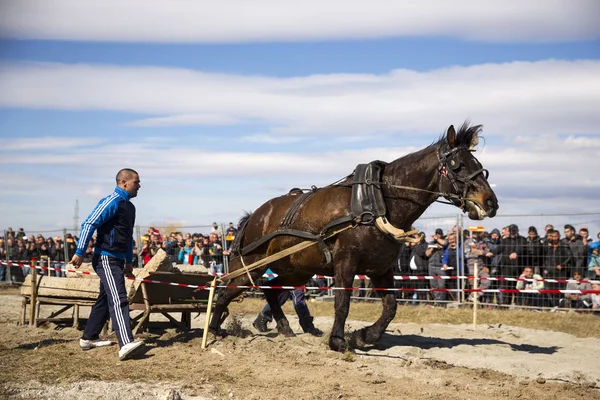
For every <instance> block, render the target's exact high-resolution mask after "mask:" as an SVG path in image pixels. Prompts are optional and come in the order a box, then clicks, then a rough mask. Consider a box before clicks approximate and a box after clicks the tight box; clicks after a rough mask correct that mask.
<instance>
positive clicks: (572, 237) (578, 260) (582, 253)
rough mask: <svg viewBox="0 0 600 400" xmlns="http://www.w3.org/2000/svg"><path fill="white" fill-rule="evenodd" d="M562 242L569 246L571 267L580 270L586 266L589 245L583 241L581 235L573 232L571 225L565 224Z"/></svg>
mask: <svg viewBox="0 0 600 400" xmlns="http://www.w3.org/2000/svg"><path fill="white" fill-rule="evenodd" d="M562 242H563V243H565V244H566V245H568V246H569V248H570V249H571V256H572V257H573V260H572V267H573V268H574V269H576V270H578V271H580V272H583V270H584V269H585V268H586V267H587V264H586V260H587V256H588V251H589V247H588V246H587V244H584V243H583V239H582V238H581V236H579V235H578V234H576V233H575V228H574V227H573V225H565V238H564V239H563V240H562Z"/></svg>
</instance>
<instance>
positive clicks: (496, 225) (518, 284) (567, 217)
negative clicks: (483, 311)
mask: <svg viewBox="0 0 600 400" xmlns="http://www.w3.org/2000/svg"><path fill="white" fill-rule="evenodd" d="M513 224H514V225H517V227H518V228H519V232H518V235H521V236H523V238H524V239H523V240H525V241H524V242H523V245H522V247H521V248H518V249H516V250H517V251H516V252H517V253H518V254H517V258H516V261H514V262H512V260H511V262H510V265H505V264H506V259H507V258H506V256H507V254H500V255H494V257H481V260H480V263H479V268H480V272H482V273H483V277H482V280H480V281H479V282H484V281H485V280H487V281H488V282H487V284H486V285H485V286H486V287H487V288H488V289H487V290H489V292H485V293H483V294H481V295H478V296H481V297H480V299H481V300H482V301H483V304H487V305H489V306H497V307H502V306H504V307H524V308H530V307H534V308H536V309H543V308H553V307H556V306H559V307H581V306H582V304H583V300H582V299H583V298H585V299H587V298H588V297H589V296H587V297H586V296H575V295H571V294H570V293H565V294H544V293H539V292H535V293H534V292H532V291H535V290H540V289H541V290H546V289H550V290H565V289H571V290H578V289H584V290H589V289H591V287H590V284H589V283H588V282H585V279H586V278H587V279H600V275H599V276H596V273H595V271H593V270H591V269H588V265H589V262H590V261H591V260H592V257H594V256H593V254H592V252H591V250H590V246H589V244H588V245H587V246H586V245H583V247H584V249H583V253H582V252H581V251H579V250H581V249H579V250H578V246H579V245H577V244H566V243H563V244H562V245H560V247H561V248H562V249H565V246H567V247H568V250H569V251H571V260H570V261H569V263H568V264H567V265H565V266H564V267H565V268H564V269H563V270H562V271H559V272H558V273H556V270H555V269H553V267H556V266H555V265H551V264H552V260H553V259H554V258H553V257H554V256H553V255H552V254H550V251H549V247H550V246H549V244H548V243H546V242H544V241H543V238H544V236H545V227H546V226H547V225H548V224H551V225H553V227H554V228H555V229H556V230H558V231H559V233H560V236H561V239H564V238H565V234H564V227H565V225H572V226H573V227H574V228H575V230H576V233H577V234H578V233H579V231H580V228H584V227H585V228H587V229H588V231H589V238H590V239H593V240H594V241H597V240H598V239H600V212H597V213H571V214H539V215H525V214H523V215H498V216H496V217H495V218H493V219H487V220H484V221H470V220H468V219H466V218H464V217H463V215H462V214H459V215H446V216H437V217H432V216H424V217H422V218H420V219H419V220H417V221H416V222H415V224H414V226H415V228H417V229H419V230H420V231H422V232H424V233H425V234H426V238H427V240H430V239H431V236H432V235H433V234H434V233H435V231H436V229H438V228H439V229H442V230H443V232H444V235H446V234H447V233H448V232H451V231H452V230H455V231H456V233H457V239H458V247H459V248H461V249H463V250H464V249H465V247H466V246H469V243H470V242H469V241H468V237H465V236H464V234H463V231H464V230H465V229H467V228H468V227H469V226H471V225H482V226H483V228H484V229H485V231H486V232H487V233H490V232H492V230H493V229H498V230H499V231H500V232H502V228H504V227H508V226H509V225H513ZM530 227H534V228H535V229H536V230H537V232H538V235H539V239H537V240H538V241H539V243H538V246H539V250H540V251H541V253H540V254H539V257H535V258H534V259H532V257H531V256H530V252H531V240H530V241H527V239H526V238H527V236H528V233H529V232H528V231H529V230H530ZM150 228H154V229H157V230H158V231H159V232H160V233H161V235H162V237H163V240H164V241H167V240H169V235H170V234H171V232H182V233H190V234H193V233H201V234H203V235H206V234H209V233H211V231H212V230H213V224H212V223H210V224H198V225H194V226H178V225H166V226H152V227H150V226H142V225H138V226H136V227H135V233H134V235H135V242H136V245H137V249H136V250H139V249H141V246H140V245H141V242H142V240H141V238H142V236H143V235H145V234H146V233H148V232H149V229H150ZM216 228H217V231H218V232H219V233H222V235H221V241H222V242H221V243H222V247H223V249H227V243H226V240H225V232H226V231H227V228H228V224H225V223H218V224H217V227H216ZM26 232H28V233H30V232H35V236H34V237H35V239H37V236H38V235H42V236H44V238H47V237H54V238H56V237H60V239H61V241H62V243H63V244H64V243H66V242H67V235H68V234H72V235H74V236H77V235H78V232H77V231H74V230H70V229H60V230H50V231H32V230H26ZM4 237H5V238H6V237H7V232H6V231H5V232H4ZM4 247H5V249H4V255H5V256H4V257H3V258H4V259H7V260H10V259H11V255H10V253H11V252H10V251H9V247H10V246H9V242H8V240H5V241H4ZM579 247H581V246H579ZM399 250H400V249H399ZM62 252H63V255H62V257H61V258H62V264H61V263H60V261H61V260H58V261H59V262H57V263H52V265H53V266H56V265H64V261H65V260H67V261H68V260H69V259H70V256H71V254H69V252H68V249H67V247H66V246H64V247H63V248H62ZM574 252H578V253H577V255H576V256H573V253H574ZM137 253H138V256H139V251H137ZM582 254H583V260H582V259H581V257H582ZM400 255H401V256H400V257H399V258H398V262H397V267H396V275H397V280H396V282H397V285H396V288H397V289H398V292H397V293H398V296H397V298H398V301H400V302H407V303H412V304H423V303H431V304H447V303H449V302H456V303H466V302H468V301H469V298H470V297H471V298H472V297H473V295H472V293H471V292H469V291H470V290H471V289H472V283H473V279H470V278H469V277H470V276H472V275H473V271H470V270H469V267H468V266H467V265H466V264H468V263H466V262H465V260H464V254H460V253H458V252H457V260H456V265H457V266H458V269H457V270H456V271H453V272H452V273H445V274H441V275H442V276H441V277H439V278H435V279H434V278H426V277H425V276H420V277H416V276H415V274H414V273H413V272H412V270H411V268H410V266H409V263H408V261H407V260H409V259H410V257H408V258H407V257H404V258H403V257H402V252H400ZM405 255H406V254H405ZM498 256H500V257H498ZM508 256H509V258H508V259H509V260H510V255H508ZM502 257H504V261H505V262H504V264H503V261H502ZM52 261H57V260H52ZM39 262H40V263H43V264H44V265H46V264H45V263H47V260H40V261H39ZM142 264H143V263H142V260H141V259H138V265H140V266H141V265H142ZM526 267H531V269H532V273H533V275H532V276H531V277H530V278H527V277H526V278H523V273H524V270H525V268H526ZM5 270H7V269H5ZM551 271H552V272H551ZM576 271H579V272H581V273H582V276H580V277H579V279H578V280H579V282H576V281H575V279H576V278H577V276H576V275H574V272H576ZM224 272H225V273H228V272H229V268H228V257H224ZM426 275H428V276H429V275H430V274H426ZM57 276H64V274H57ZM452 276H456V277H457V278H451V277H452ZM4 279H5V280H13V279H14V277H13V276H11V274H10V273H8V274H6V273H5V274H4ZM324 279H325V280H324V281H322V282H320V284H321V285H326V286H331V285H332V284H333V281H332V280H331V278H324ZM582 280H583V281H582ZM361 281H362V282H361ZM436 281H442V282H443V283H444V285H442V286H440V285H438V283H439V282H436ZM361 285H362V290H360V288H361ZM567 285H569V286H567ZM355 286H356V289H357V290H356V291H354V293H353V295H354V296H353V297H354V298H365V299H368V298H376V297H377V296H369V295H370V294H372V291H371V290H369V282H368V279H363V280H360V279H359V280H357V281H356V285H355ZM517 289H518V290H529V291H530V292H528V293H521V292H518V293H502V292H501V290H517ZM314 292H317V291H314ZM436 293H442V294H445V295H439V296H438V295H436ZM332 295H333V290H329V291H327V292H326V295H325V297H330V296H332Z"/></svg>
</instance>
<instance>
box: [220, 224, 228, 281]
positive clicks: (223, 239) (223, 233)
mask: <svg viewBox="0 0 600 400" xmlns="http://www.w3.org/2000/svg"><path fill="white" fill-rule="evenodd" d="M226 233H227V231H226V230H225V224H223V223H222V224H221V247H222V248H223V251H225V250H227V236H226ZM223 273H225V274H228V273H229V258H228V257H227V256H226V255H223Z"/></svg>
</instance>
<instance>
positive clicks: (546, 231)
mask: <svg viewBox="0 0 600 400" xmlns="http://www.w3.org/2000/svg"><path fill="white" fill-rule="evenodd" d="M553 230H554V225H552V224H547V225H546V226H545V228H544V237H543V238H542V244H543V245H544V247H545V246H548V234H549V233H550V231H553Z"/></svg>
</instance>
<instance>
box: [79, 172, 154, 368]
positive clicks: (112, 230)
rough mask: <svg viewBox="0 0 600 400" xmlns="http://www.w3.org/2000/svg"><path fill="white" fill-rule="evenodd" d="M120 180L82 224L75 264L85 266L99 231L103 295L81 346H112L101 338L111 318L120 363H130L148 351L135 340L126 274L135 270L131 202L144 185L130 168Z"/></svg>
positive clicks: (97, 263) (96, 262)
mask: <svg viewBox="0 0 600 400" xmlns="http://www.w3.org/2000/svg"><path fill="white" fill-rule="evenodd" d="M116 180H117V187H116V188H115V190H114V191H113V192H112V193H111V194H110V195H108V196H107V197H105V198H104V199H102V200H100V202H99V203H98V205H97V206H96V208H94V210H93V211H92V213H91V214H90V215H89V216H88V217H87V218H86V219H85V221H84V222H83V224H82V225H81V234H80V240H79V243H78V245H77V251H76V252H75V255H74V256H73V258H72V259H71V264H73V265H74V266H75V268H79V267H80V266H81V263H82V262H83V256H84V255H85V252H86V249H87V247H88V243H89V241H90V239H91V237H92V234H93V233H94V231H97V235H96V244H95V247H94V255H93V257H92V266H93V268H94V271H96V273H97V274H98V277H99V278H100V293H99V295H98V300H96V303H95V304H94V306H93V307H92V311H91V312H90V316H89V318H88V322H87V324H86V326H85V330H84V331H83V336H82V337H81V339H80V340H79V346H80V347H81V348H82V349H83V350H90V349H93V348H96V347H103V346H110V345H112V342H110V341H108V340H101V339H100V338H99V335H100V331H101V330H102V327H103V326H104V324H105V323H106V321H108V318H109V316H110V319H111V321H112V326H113V329H114V330H115V334H116V335H117V340H118V342H119V347H120V350H119V360H126V359H129V358H133V357H134V356H136V355H139V354H141V352H143V350H144V342H142V341H138V342H134V341H133V334H132V332H131V325H130V321H129V303H128V301H127V293H126V290H125V281H124V278H125V275H128V276H129V275H131V274H132V271H133V266H132V261H133V226H134V224H135V206H134V205H133V203H131V202H130V201H129V200H130V199H132V198H134V197H136V196H137V193H138V190H139V189H140V187H141V186H140V177H139V175H138V173H137V172H135V171H134V170H132V169H129V168H125V169H122V170H120V171H119V172H118V173H117V177H116Z"/></svg>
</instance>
